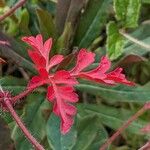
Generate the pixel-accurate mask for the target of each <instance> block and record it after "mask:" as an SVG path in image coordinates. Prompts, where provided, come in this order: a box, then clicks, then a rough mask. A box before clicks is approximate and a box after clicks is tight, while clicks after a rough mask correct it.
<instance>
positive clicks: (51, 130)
mask: <svg viewBox="0 0 150 150" xmlns="http://www.w3.org/2000/svg"><path fill="white" fill-rule="evenodd" d="M47 137H48V142H49V144H50V146H51V147H52V149H53V150H71V149H72V147H73V146H74V145H75V142H76V138H77V132H76V130H75V127H74V126H73V127H72V129H71V130H70V132H69V133H67V134H66V135H62V134H61V133H60V120H59V118H58V117H57V116H55V115H54V114H51V115H50V118H49V120H48V122H47Z"/></svg>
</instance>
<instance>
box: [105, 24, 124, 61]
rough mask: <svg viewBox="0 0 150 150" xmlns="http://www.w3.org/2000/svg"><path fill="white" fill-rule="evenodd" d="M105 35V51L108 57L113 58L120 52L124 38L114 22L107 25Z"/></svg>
mask: <svg viewBox="0 0 150 150" xmlns="http://www.w3.org/2000/svg"><path fill="white" fill-rule="evenodd" d="M107 36H108V37H107V45H106V47H107V53H108V56H109V57H110V59H111V60H114V59H116V58H118V57H119V56H120V55H121V54H122V50H123V47H124V43H125V40H124V38H123V37H122V35H120V33H119V29H118V27H117V25H116V24H115V23H114V22H110V23H109V24H108V25H107Z"/></svg>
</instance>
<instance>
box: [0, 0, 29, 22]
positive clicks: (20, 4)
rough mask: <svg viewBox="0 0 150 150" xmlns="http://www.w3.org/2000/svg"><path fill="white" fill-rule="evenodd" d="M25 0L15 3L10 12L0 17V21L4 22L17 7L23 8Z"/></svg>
mask: <svg viewBox="0 0 150 150" xmlns="http://www.w3.org/2000/svg"><path fill="white" fill-rule="evenodd" d="M26 1H27V0H20V1H19V2H18V3H16V4H15V5H14V6H13V7H12V8H10V10H8V11H7V12H6V13H4V14H3V15H1V16H0V21H2V20H4V19H5V18H7V17H9V16H11V15H12V14H13V13H14V12H15V11H16V10H17V9H18V8H19V7H21V6H23V5H24V3H25V2H26Z"/></svg>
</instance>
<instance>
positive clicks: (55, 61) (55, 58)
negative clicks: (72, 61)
mask: <svg viewBox="0 0 150 150" xmlns="http://www.w3.org/2000/svg"><path fill="white" fill-rule="evenodd" d="M63 59H64V57H63V56H62V55H54V56H53V57H52V58H51V59H50V61H49V65H48V70H50V69H51V68H52V67H54V66H56V65H58V64H59V63H61V62H62V61H63Z"/></svg>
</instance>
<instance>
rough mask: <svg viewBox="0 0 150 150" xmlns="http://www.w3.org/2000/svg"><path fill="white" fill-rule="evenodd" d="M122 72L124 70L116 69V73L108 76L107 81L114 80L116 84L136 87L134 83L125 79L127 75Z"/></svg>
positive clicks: (113, 72)
mask: <svg viewBox="0 0 150 150" xmlns="http://www.w3.org/2000/svg"><path fill="white" fill-rule="evenodd" d="M122 70H123V69H122V68H116V69H115V70H114V71H112V72H110V73H108V74H107V77H106V80H113V81H114V82H116V83H122V84H126V85H129V86H133V85H135V84H134V83H133V82H131V81H128V80H127V79H126V78H125V75H124V74H122V73H121V72H122Z"/></svg>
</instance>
